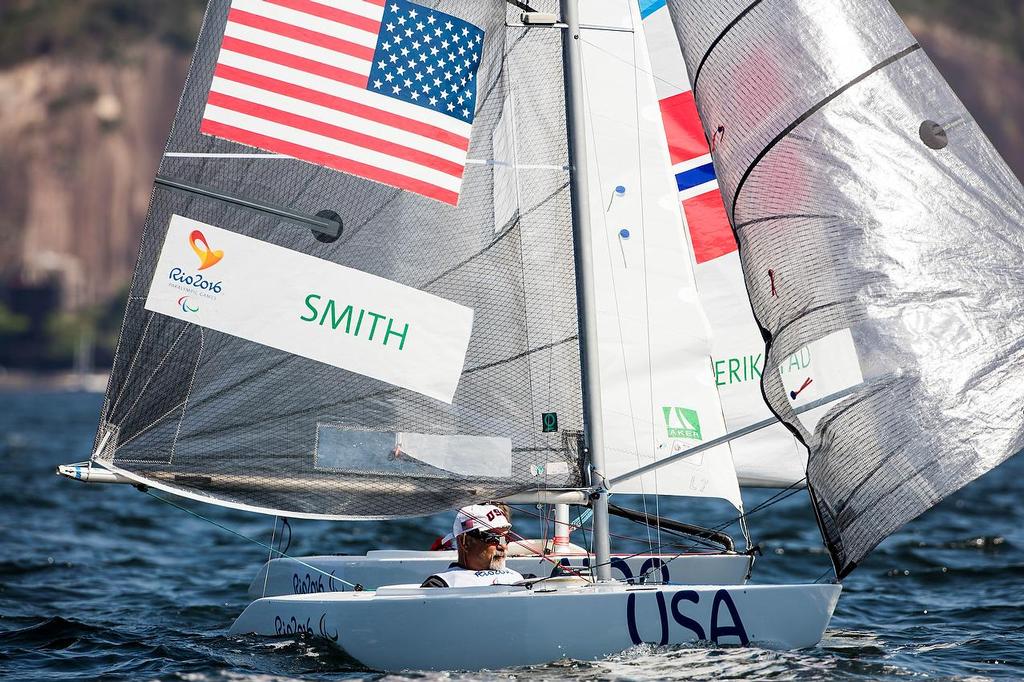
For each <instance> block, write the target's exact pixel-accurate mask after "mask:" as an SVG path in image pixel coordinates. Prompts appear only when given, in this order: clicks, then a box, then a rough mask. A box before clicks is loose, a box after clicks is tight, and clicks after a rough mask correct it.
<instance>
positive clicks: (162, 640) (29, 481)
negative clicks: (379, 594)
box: [0, 392, 1024, 681]
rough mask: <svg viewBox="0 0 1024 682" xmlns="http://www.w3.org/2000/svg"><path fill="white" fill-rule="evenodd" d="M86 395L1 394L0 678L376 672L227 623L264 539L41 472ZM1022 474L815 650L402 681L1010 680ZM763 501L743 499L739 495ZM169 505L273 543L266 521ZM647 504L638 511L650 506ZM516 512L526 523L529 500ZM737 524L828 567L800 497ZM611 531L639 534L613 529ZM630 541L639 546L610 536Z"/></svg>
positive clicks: (869, 569)
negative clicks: (233, 629) (239, 633)
mask: <svg viewBox="0 0 1024 682" xmlns="http://www.w3.org/2000/svg"><path fill="white" fill-rule="evenodd" d="M101 403H102V398H101V396H98V395H94V394H87V393H33V392H22V393H0V678H2V679H12V680H28V679H60V680H75V679H89V680H92V679H96V680H100V679H103V680H106V679H126V680H140V679H141V680H148V679H161V680H259V681H264V680H286V679H323V680H327V679H332V680H333V679H381V678H382V676H381V675H378V674H375V673H370V672H367V671H365V670H362V669H360V668H359V667H358V666H357V665H355V664H354V663H353V662H352V661H351V660H350V659H348V658H347V657H345V656H344V655H343V654H341V653H339V652H337V651H335V650H333V649H332V648H330V647H329V646H325V645H323V644H321V643H319V642H316V641H288V640H269V639H259V638H254V637H229V636H227V634H226V632H227V629H228V627H229V626H230V625H231V623H232V621H233V620H234V618H235V617H236V616H237V615H238V614H239V613H241V611H242V609H243V608H244V607H245V606H246V604H247V599H246V589H247V587H248V584H249V582H250V580H251V579H252V577H253V575H254V574H255V573H256V571H257V569H258V568H259V566H260V565H261V564H262V562H263V561H265V560H266V558H267V551H266V550H265V549H263V548H261V547H259V546H258V545H256V544H253V543H251V542H247V541H246V540H243V539H241V538H239V537H237V536H235V535H232V534H230V533H227V532H225V531H223V530H221V529H219V528H217V527H215V526H214V525H212V524H210V523H208V522H206V521H204V520H202V519H199V518H196V517H194V516H191V515H189V514H186V513H185V512H183V511H181V510H178V509H175V508H173V507H171V506H169V505H167V504H164V503H162V502H160V501H158V500H157V499H154V498H153V497H150V496H148V495H145V494H142V493H140V492H138V491H136V490H135V489H134V488H132V487H129V486H117V485H112V486H104V485H83V484H80V483H76V482H73V481H68V480H64V479H59V478H58V477H56V476H55V475H54V468H55V467H56V465H57V464H61V463H66V462H73V461H77V460H83V459H86V458H87V457H88V454H89V448H90V447H91V444H92V438H93V435H94V434H95V430H96V420H97V417H98V415H99V411H100V407H101ZM1022 477H1024V459H1022V458H1021V457H1017V458H1014V459H1011V460H1010V461H1008V462H1006V463H1005V464H1003V465H1002V466H1001V467H999V468H998V469H997V470H995V471H994V472H992V473H990V474H988V475H987V476H985V477H983V478H982V479H980V480H978V481H976V482H975V483H973V484H971V485H970V486H968V487H967V488H965V489H964V490H962V491H960V492H959V493H957V494H956V495H953V496H952V497H951V498H949V499H947V500H946V501H944V502H943V503H942V504H940V505H939V506H938V507H936V508H935V509H933V510H931V511H929V512H928V513H926V514H925V515H924V516H922V517H921V518H919V519H917V520H916V521H914V522H912V523H911V524H910V525H909V526H907V527H906V528H904V529H903V530H902V531H900V532H899V533H897V534H896V535H894V536H893V537H891V538H889V540H887V541H886V542H885V543H883V544H882V546H881V547H879V548H878V550H876V552H875V553H874V555H872V557H871V558H870V559H869V560H868V561H866V562H865V563H864V565H862V566H861V567H859V568H858V569H857V570H856V571H855V572H854V573H853V575H852V576H851V577H849V578H848V579H847V580H846V581H845V589H844V591H843V596H842V598H841V599H840V601H839V606H838V608H837V609H836V614H835V617H834V619H833V621H832V624H831V626H830V627H829V629H828V632H827V633H826V635H825V638H824V640H823V641H822V643H821V644H820V646H818V647H817V648H815V649H810V650H806V651H798V652H775V651H766V650H761V649H729V648H709V647H675V648H663V649H659V648H651V647H639V648H636V649H633V650H631V651H628V652H626V653H624V654H621V655H619V656H615V657H613V658H612V659H609V660H606V661H601V662H597V663H592V662H586V663H583V662H574V661H562V662H559V663H555V664H551V665H545V666H536V667H531V668H519V669H514V670H502V671H494V672H485V673H474V674H450V675H449V674H426V675H411V676H409V677H412V678H417V679H460V680H461V679H465V680H469V679H493V678H495V677H503V678H509V679H528V680H532V679H567V680H589V679H602V680H605V679H608V680H610V679H616V680H618V679H622V680H626V679H629V680H643V679H650V680H655V679H683V678H686V679H722V678H749V679H792V678H797V679H820V678H830V679H870V680H875V679H901V678H908V677H927V678H972V679H985V678H1021V677H1024V612H1022V602H1024V599H1022V587H1024V500H1022V499H1021V498H1022V492H1024V480H1022ZM771 494H772V492H771V491H753V492H748V493H746V494H745V499H746V504H747V506H748V508H750V507H753V506H754V505H755V504H757V503H758V502H759V501H762V500H764V499H766V498H767V497H769V496H770V495H771ZM616 501H618V502H620V503H623V504H624V505H625V506H633V507H634V508H635V507H640V506H642V504H643V501H642V500H641V499H640V498H632V499H630V498H625V499H623V498H617V499H616ZM186 506H188V507H189V508H190V509H192V510H193V511H195V512H197V513H198V514H201V515H203V516H205V517H208V518H210V519H212V520H214V521H216V522H217V523H220V524H223V525H225V526H228V527H230V528H232V529H235V530H237V531H239V532H241V533H243V534H245V535H248V536H251V537H253V538H257V539H259V540H261V541H263V542H269V540H270V536H271V530H272V526H273V520H272V519H270V518H268V517H262V516H257V515H253V514H246V513H242V512H238V511H233V510H227V509H221V508H217V507H212V506H205V505H199V504H195V503H186ZM648 507H649V509H651V510H652V511H653V501H651V500H648ZM659 511H660V513H661V514H663V515H666V516H669V517H673V518H678V519H683V520H690V521H696V522H701V523H705V524H714V523H716V522H718V521H720V520H724V519H728V518H729V516H730V515H729V511H728V509H726V508H724V507H722V506H720V505H715V504H712V503H706V502H704V501H694V500H689V499H671V498H663V499H661V500H660V509H659ZM516 520H517V522H520V524H521V525H520V528H523V527H524V526H525V529H524V532H525V534H526V535H531V534H532V533H530V532H529V531H530V530H531V523H536V522H532V521H531V520H530V519H529V510H521V511H519V512H518V513H517V515H516ZM450 522H451V515H450V514H446V515H441V516H437V517H432V518H428V519H416V520H403V521H394V522H387V523H379V522H374V523H322V522H311V521H305V522H304V521H292V526H293V529H294V539H293V542H292V545H291V550H290V554H292V555H295V556H300V555H302V554H311V553H338V552H343V553H356V554H361V553H363V552H365V551H366V550H368V549H387V548H403V549H416V548H425V547H427V546H429V544H430V542H431V541H432V540H433V538H434V537H435V536H436V535H438V534H440V533H443V532H444V529H445V527H446V526H448V527H450V525H449V524H450ZM750 527H751V532H752V535H753V537H754V540H755V541H756V542H758V543H760V545H761V547H762V548H763V550H764V556H763V557H762V558H761V559H759V560H758V563H757V565H756V567H755V575H754V579H755V582H761V583H778V582H794V581H801V582H807V581H813V580H815V579H817V578H819V577H820V576H821V575H822V574H823V573H826V572H827V571H828V569H829V562H828V559H827V557H826V555H825V553H824V550H823V549H822V547H821V542H820V538H819V535H818V531H817V528H816V527H815V525H814V521H813V516H812V513H811V510H810V507H809V505H808V503H807V498H806V495H805V494H804V493H803V492H800V493H798V494H796V495H793V496H792V497H790V498H789V499H786V500H784V501H783V502H781V503H779V504H777V505H775V506H772V507H771V508H770V509H768V510H767V511H764V512H762V513H759V514H756V515H754V516H752V517H751V518H750ZM613 531H615V532H616V533H620V534H625V535H632V536H636V537H638V538H646V533H645V531H643V530H642V529H640V528H639V527H638V526H633V525H630V524H627V523H623V524H621V525H615V526H614V527H613ZM632 548H637V549H642V548H643V545H642V544H637V543H630V542H624V543H618V544H616V549H623V550H628V549H632ZM579 625H580V624H578V623H566V627H577V626H579ZM395 646H401V643H400V642H396V643H395ZM388 679H396V678H394V677H391V678H388Z"/></svg>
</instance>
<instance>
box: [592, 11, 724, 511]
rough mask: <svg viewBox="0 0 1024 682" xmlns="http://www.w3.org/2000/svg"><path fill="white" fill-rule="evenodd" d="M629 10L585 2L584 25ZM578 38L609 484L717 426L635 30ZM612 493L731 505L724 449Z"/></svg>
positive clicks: (624, 17) (664, 153)
mask: <svg viewBox="0 0 1024 682" xmlns="http://www.w3.org/2000/svg"><path fill="white" fill-rule="evenodd" d="M629 6H630V12H629V13H626V14H624V13H622V7H623V3H622V2H621V0H620V1H617V2H616V1H614V0H601V2H593V3H587V10H588V18H589V19H591V20H594V21H596V20H597V18H598V15H600V20H601V22H602V23H603V24H607V25H613V24H614V23H615V22H616V21H618V22H623V23H622V25H623V27H630V26H639V25H640V21H641V20H640V15H639V9H638V8H637V7H636V3H632V2H631V3H629ZM602 10H604V13H603V14H602ZM625 22H631V23H625ZM582 36H583V48H584V70H585V80H586V90H587V92H586V94H587V101H588V105H589V106H588V107H587V110H588V142H589V143H590V146H589V151H590V161H591V166H590V168H589V172H590V186H591V212H592V215H593V216H594V220H593V221H592V229H593V231H594V232H593V241H594V265H595V280H596V281H595V290H596V298H597V306H598V316H597V318H598V319H597V326H598V336H599V338H598V349H599V354H600V361H601V402H602V408H603V409H602V413H603V414H602V418H603V422H604V442H605V451H606V469H607V471H606V472H604V473H605V474H606V475H607V476H608V477H609V478H614V477H615V476H618V475H621V474H626V473H628V472H630V471H633V470H635V469H637V468H638V467H640V466H643V465H646V464H650V463H653V462H655V461H657V460H659V459H661V458H664V457H668V456H672V455H675V454H678V453H680V452H683V451H685V450H687V449H689V448H691V447H693V446H696V445H699V444H700V443H702V442H705V441H707V440H711V439H713V438H717V437H719V436H722V435H724V434H725V433H726V429H725V421H724V419H723V417H722V408H721V405H720V404H719V401H718V393H717V391H716V390H715V386H714V384H713V381H712V376H711V372H710V370H709V368H710V345H709V338H708V331H707V325H706V321H705V319H704V315H703V312H702V310H701V307H700V303H699V299H698V296H697V291H696V286H695V282H694V277H693V270H692V266H691V264H690V263H691V261H690V255H689V248H688V246H687V240H686V235H685V231H684V225H683V222H682V216H681V214H680V211H679V207H678V200H677V198H676V194H677V190H676V187H675V183H674V181H673V177H672V174H671V172H670V162H669V156H668V148H667V146H666V143H665V134H664V129H663V126H662V123H661V118H660V112H659V108H658V100H657V96H656V94H655V87H654V82H653V78H652V77H651V69H650V64H649V62H648V57H647V52H646V46H645V44H644V41H643V34H642V33H641V32H610V31H604V32H589V31H586V30H584V31H583V32H582ZM623 84H629V85H627V86H626V87H624V86H623ZM626 88H629V89H626ZM617 188H623V189H624V191H623V192H620V191H618V190H617ZM623 230H626V231H627V232H623ZM613 491H614V492H616V493H640V494H648V495H659V494H660V495H686V496H698V497H716V498H722V499H725V500H728V501H729V502H730V503H732V504H733V505H735V506H736V507H737V508H742V501H741V499H740V493H739V486H738V483H737V480H736V473H735V470H734V469H733V464H732V457H731V454H730V451H729V446H728V445H722V446H719V447H716V448H712V449H711V450H707V451H704V452H701V453H699V454H696V455H694V456H693V457H692V458H686V457H684V458H682V459H680V461H678V462H676V463H674V464H671V465H668V466H666V467H664V468H662V469H659V470H658V471H657V472H652V473H649V474H645V475H641V476H637V477H635V478H632V479H628V480H625V481H622V482H620V483H617V484H616V485H615V486H614V488H613Z"/></svg>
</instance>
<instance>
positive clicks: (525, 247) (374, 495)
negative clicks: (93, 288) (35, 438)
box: [96, 0, 583, 518]
mask: <svg viewBox="0 0 1024 682" xmlns="http://www.w3.org/2000/svg"><path fill="white" fill-rule="evenodd" d="M420 4H422V5H426V6H428V7H431V8H435V9H437V10H439V11H442V12H445V13H447V14H451V15H455V16H457V17H459V18H461V19H464V20H465V21H468V22H470V23H471V24H473V25H474V26H476V27H479V28H480V29H483V31H484V36H485V37H484V40H483V43H484V47H483V54H482V59H481V62H480V67H479V70H478V72H477V77H478V82H477V89H476V119H475V123H474V125H473V131H472V138H471V142H470V147H469V160H470V162H469V164H468V165H467V167H466V171H465V175H464V179H463V182H462V187H461V196H460V199H459V204H458V206H457V207H455V206H451V205H448V204H445V203H442V202H440V201H435V200H433V199H429V198H426V197H423V196H419V195H417V194H414V193H411V192H408V191H403V190H399V189H395V188H393V187H390V186H387V185H385V184H378V183H375V182H371V181H369V180H363V179H360V178H358V177H355V176H353V175H348V174H345V173H341V172H338V171H335V170H332V169H330V168H325V167H321V166H317V165H314V164H310V163H306V162H303V161H297V160H294V159H290V158H274V157H270V156H263V155H261V156H253V155H254V154H260V152H259V150H258V149H255V148H253V147H248V146H244V145H242V144H237V143H234V142H228V141H225V140H223V139H218V138H214V137H211V136H207V135H203V134H201V133H200V131H199V123H200V119H201V117H202V113H203V108H204V106H205V103H206V101H207V94H208V91H209V88H210V84H211V79H212V77H213V73H212V72H213V68H214V64H215V61H216V59H217V55H218V48H219V46H220V44H221V39H222V36H223V34H224V31H225V25H226V20H227V15H228V11H229V9H230V3H229V2H228V1H227V0H214V1H212V2H211V3H210V4H209V7H208V10H207V15H206V19H205V23H204V26H203V29H202V33H201V35H200V38H199V42H198V46H197V48H196V52H195V56H194V58H193V62H192V66H191V69H190V72H189V76H188V81H187V83H186V86H185V90H184V93H183V95H182V98H181V103H180V106H179V109H178V112H177V115H176V118H175V121H174V127H173V130H172V132H171V135H170V139H169V141H168V145H167V151H168V152H170V153H171V154H169V155H167V156H165V158H164V159H163V161H162V163H161V166H160V169H159V173H160V175H161V176H164V177H168V178H172V179H176V180H181V181H185V182H187V183H192V184H199V185H204V186H207V187H212V188H216V189H218V190H221V191H226V192H229V193H232V194H235V195H239V196H241V197H246V198H252V199H255V200H258V201H261V202H264V203H269V204H275V205H278V206H281V207H285V208H287V209H289V210H291V211H294V212H297V213H300V214H304V215H315V214H317V213H318V212H321V211H325V210H326V211H333V212H335V213H337V214H338V215H339V216H340V217H341V219H342V221H343V223H344V230H343V233H342V236H341V238H340V239H338V240H337V241H335V242H334V243H323V242H321V241H318V240H317V239H314V236H313V234H312V232H311V231H310V229H309V227H308V226H303V225H301V224H296V223H293V222H289V221H287V220H282V219H280V218H278V217H275V216H272V215H269V214H267V213H264V212H261V211H257V210H252V209H247V208H242V207H239V206H237V205H232V204H229V203H224V202H221V201H217V200H215V199H211V198H207V197H204V196H199V195H196V194H193V193H189V192H184V191H179V190H174V189H169V188H167V187H166V186H165V185H162V184H160V185H157V186H156V187H155V189H154V192H153V196H152V200H151V204H150V210H149V215H148V217H147V220H146V225H145V230H144V235H143V239H142V246H141V250H140V253H139V260H138V264H137V266H136V271H135V276H134V280H133V282H132V286H131V292H130V295H129V299H128V304H127V310H126V315H125V322H124V327H123V329H122V332H121V338H120V341H119V344H118V350H117V356H116V361H115V367H114V369H113V373H112V376H111V379H110V383H109V385H108V388H107V394H106V400H105V403H104V406H103V414H102V419H101V424H100V431H99V434H98V436H97V444H98V443H100V442H101V441H102V439H103V437H104V436H106V435H107V434H110V435H109V437H108V438H107V443H106V445H105V447H104V448H103V449H102V451H101V452H99V453H98V455H97V456H96V457H97V459H98V460H99V461H100V462H101V463H103V464H106V465H108V466H112V467H115V468H116V470H119V471H122V472H125V473H127V474H130V475H131V476H134V477H136V478H137V479H139V480H141V481H143V482H146V483H149V484H152V485H156V486H159V487H161V488H163V489H165V490H169V491H172V492H175V493H178V494H182V495H187V496H192V497H195V498H198V499H202V500H205V501H209V502H214V503H218V504H224V505H229V506H236V507H241V508H246V509H252V510H255V511H261V512H267V513H280V514H287V515H292V516H307V517H317V518H387V517H396V516H408V515H419V514H427V513H432V512H437V511H441V510H444V509H450V508H453V507H457V506H460V505H462V504H464V503H469V502H471V501H479V500H483V499H488V498H493V497H498V496H502V495H506V494H512V493H516V492H521V491H524V490H529V489H536V488H562V487H573V486H578V485H581V484H582V479H581V466H582V465H581V462H580V448H579V447H578V439H579V434H580V432H581V431H582V421H583V417H582V403H581V389H580V358H579V342H578V330H577V313H576V298H575V274H574V269H573V249H572V233H571V215H570V200H569V191H568V171H567V165H566V164H567V144H566V134H565V117H564V107H563V92H562V88H563V86H562V70H561V43H560V40H561V38H560V36H559V35H558V33H559V32H557V31H552V30H546V31H545V30H530V29H525V28H521V27H520V28H506V26H505V23H506V14H507V12H508V11H509V10H507V9H506V3H505V2H503V1H501V0H487V1H479V0H473V1H469V0H466V1H464V2H421V3H420ZM548 4H551V3H548ZM513 9H514V8H513ZM516 12H518V10H516ZM314 56H315V55H314V54H313V52H312V51H311V53H310V54H308V55H304V57H309V58H313V57H314ZM517 141H518V144H517ZM224 154H228V155H232V154H234V155H241V156H227V157H225V156H223V155H224ZM173 214H177V215H180V216H184V217H187V218H192V219H195V220H198V221H201V222H202V223H205V224H209V225H215V226H218V227H220V228H223V229H225V230H230V231H232V232H236V233H238V234H242V235H246V236H248V237H252V238H255V239H259V240H262V241H263V242H267V243H269V244H275V245H278V246H281V247H285V248H287V249H291V250H294V251H298V252H302V253H305V254H309V255H311V256H315V257H316V258H319V259H323V260H325V261H330V262H331V263H336V264H339V265H343V266H346V267H348V268H354V269H357V270H360V271H363V272H366V273H370V274H373V275H377V276H379V277H383V278H386V279H388V280H391V281H393V282H398V283H400V284H403V285H406V286H409V287H414V288H416V289H419V290H422V291H425V292H429V293H431V294H433V295H436V296H438V297H441V298H443V299H446V300H448V301H451V302H454V303H457V304H460V305H462V306H466V307H468V308H472V310H473V314H474V317H473V327H472V336H471V338H470V341H469V348H468V353H467V355H466V359H465V366H464V370H463V373H462V375H461V377H460V379H459V383H458V388H457V391H456V393H455V397H454V400H453V402H452V404H450V405H449V404H446V403H444V402H442V401H440V400H435V399H433V398H429V397H425V396H424V395H421V394H419V393H415V392H412V391H410V390H407V389H404V388H400V387H397V386H395V385H391V384H388V383H385V382H383V381H380V380H377V379H373V378H370V377H368V376H364V375H362V374H357V373H354V372H350V371H347V370H344V369H339V368H337V367H335V366H331V365H328V364H323V363H320V362H317V361H315V360H311V359H308V358H307V357H301V356H299V355H292V354H289V353H286V352H284V351H280V350H275V349H274V348H270V347H268V346H265V345H260V344H258V343H254V342H251V341H246V340H245V339H242V338H240V337H238V336H233V335H230V334H225V333H221V332H218V331H213V330H211V329H208V328H204V327H201V326H198V325H195V324H190V323H187V322H183V321H180V320H178V319H174V318H172V317H168V316H166V315H161V314H157V313H153V312H149V311H147V310H146V309H145V307H144V305H145V301H146V296H147V291H148V290H149V287H150V283H151V281H152V280H153V278H154V276H156V275H155V274H154V269H155V267H156V263H157V259H158V257H159V255H160V251H161V248H162V245H163V242H164V238H165V235H166V234H167V230H168V224H169V222H170V219H171V216H172V215H173ZM302 275H303V273H301V272H284V271H282V272H267V273H266V276H267V277H271V278H281V279H285V278H294V277H301V276H302ZM160 276H163V273H160ZM545 415H547V417H546V418H545ZM552 415H554V416H555V417H556V419H553V418H552ZM554 421H557V429H554V430H552V429H550V428H548V429H545V428H544V425H545V424H547V425H548V426H549V427H550V426H551V425H553V423H554Z"/></svg>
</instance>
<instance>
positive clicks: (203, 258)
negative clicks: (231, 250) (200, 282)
mask: <svg viewBox="0 0 1024 682" xmlns="http://www.w3.org/2000/svg"><path fill="white" fill-rule="evenodd" d="M188 243H189V246H191V247H192V250H193V251H195V252H196V255H197V256H199V269H200V270H205V269H206V268H210V267H213V266H214V265H216V264H217V263H219V262H220V259H221V258H223V257H224V252H223V251H221V250H220V249H218V250H216V251H214V250H213V249H211V248H210V243H209V242H207V241H206V235H204V234H203V233H202V232H200V231H199V230H192V234H190V235H189V237H188Z"/></svg>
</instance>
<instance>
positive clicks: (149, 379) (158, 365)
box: [121, 323, 191, 423]
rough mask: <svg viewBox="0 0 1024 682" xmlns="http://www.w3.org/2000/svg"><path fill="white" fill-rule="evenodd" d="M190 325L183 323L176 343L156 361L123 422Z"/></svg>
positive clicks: (175, 340)
mask: <svg viewBox="0 0 1024 682" xmlns="http://www.w3.org/2000/svg"><path fill="white" fill-rule="evenodd" d="M190 326H191V325H189V324H187V323H186V324H184V325H182V328H181V331H180V332H178V336H176V337H175V339H174V343H172V344H171V347H170V348H168V349H167V352H166V353H164V356H163V357H162V358H160V362H158V363H156V367H154V368H153V373H152V374H150V375H149V378H148V379H146V383H144V384H143V385H142V388H141V389H139V395H138V396H137V397H136V398H135V402H133V403H132V405H131V407H129V408H128V409H127V410H126V411H125V413H124V416H122V417H121V422H122V423H124V421H125V420H127V419H128V415H130V414H131V413H132V412H134V411H135V408H136V406H138V404H139V401H140V400H142V396H144V395H145V394H146V390H147V389H148V388H149V385H150V384H151V383H152V382H153V379H155V378H156V376H157V374H159V373H160V369H161V368H162V367H163V366H164V362H166V361H167V358H169V357H170V356H171V353H173V352H174V349H175V348H176V347H177V345H178V342H179V341H181V338H182V337H183V336H185V332H187V331H188V330H189V327H190Z"/></svg>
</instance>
